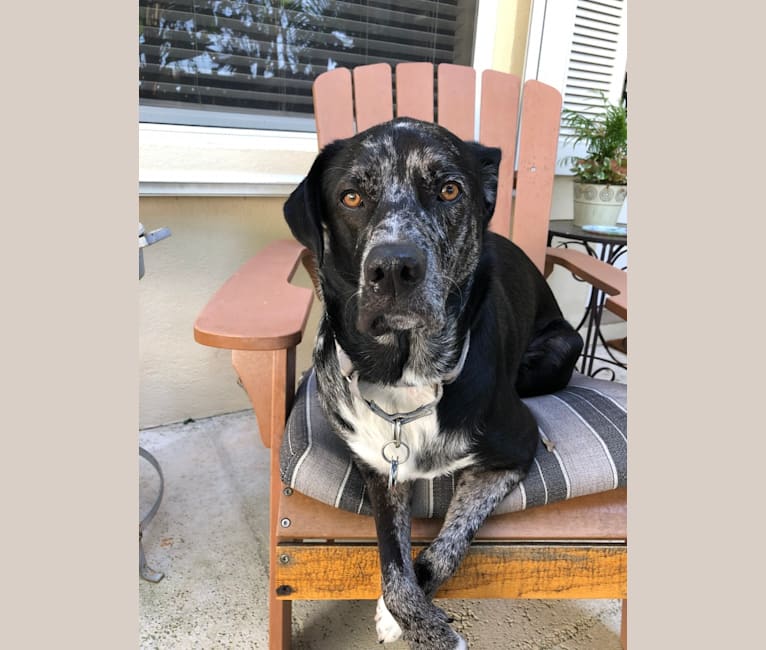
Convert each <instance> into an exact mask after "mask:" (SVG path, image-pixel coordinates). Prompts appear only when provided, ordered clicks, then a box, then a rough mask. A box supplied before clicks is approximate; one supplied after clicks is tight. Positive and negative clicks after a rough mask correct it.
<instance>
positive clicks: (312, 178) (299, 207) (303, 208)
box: [282, 143, 339, 266]
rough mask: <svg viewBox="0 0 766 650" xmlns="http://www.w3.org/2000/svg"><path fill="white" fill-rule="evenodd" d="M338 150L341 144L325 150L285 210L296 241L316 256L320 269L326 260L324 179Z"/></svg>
mask: <svg viewBox="0 0 766 650" xmlns="http://www.w3.org/2000/svg"><path fill="white" fill-rule="evenodd" d="M338 148H339V145H338V144H336V143H332V144H330V145H328V146H327V147H325V148H324V149H322V151H321V152H320V153H319V155H318V156H317V157H316V159H315V160H314V163H313V164H312V165H311V169H310V170H309V173H308V175H307V176H306V178H304V179H303V180H302V181H301V183H300V185H298V187H296V188H295V189H294V190H293V192H292V194H290V196H289V197H287V201H285V205H284V208H283V210H282V212H283V213H284V215H285V220H286V221H287V225H288V226H290V231H291V232H292V233H293V237H295V238H296V239H297V240H298V241H299V242H300V243H301V244H303V245H304V246H306V248H308V249H309V250H310V251H311V252H312V253H314V257H315V258H316V262H317V266H321V265H322V258H323V257H324V235H323V229H322V221H323V213H322V175H323V174H324V170H325V169H326V168H327V163H328V160H329V158H330V157H331V156H332V155H333V154H334V153H335V151H337V149H338Z"/></svg>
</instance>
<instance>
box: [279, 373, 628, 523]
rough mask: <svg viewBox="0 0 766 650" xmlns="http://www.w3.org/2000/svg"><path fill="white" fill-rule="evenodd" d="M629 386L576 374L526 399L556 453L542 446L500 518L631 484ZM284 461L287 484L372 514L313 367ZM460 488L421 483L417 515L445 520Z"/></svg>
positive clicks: (443, 481)
mask: <svg viewBox="0 0 766 650" xmlns="http://www.w3.org/2000/svg"><path fill="white" fill-rule="evenodd" d="M626 389H627V386H625V384H618V383H614V382H609V381H605V380H602V379H593V378H590V377H585V376H583V375H579V374H577V373H575V374H574V375H573V377H572V380H571V382H570V383H569V386H567V387H566V388H565V389H563V390H561V391H559V392H557V393H554V394H553V395H544V396H541V397H532V398H528V399H525V400H524V402H525V403H526V404H527V405H528V406H529V408H530V409H531V410H532V413H533V414H534V416H535V417H536V418H537V422H538V425H539V428H540V432H541V434H542V435H544V436H545V437H546V438H548V439H549V440H551V441H552V442H553V443H554V444H555V448H554V449H553V450H552V451H548V449H547V448H546V447H545V446H544V445H543V444H542V442H540V444H538V448H537V455H536V457H535V460H534V463H533V464H532V468H531V470H530V472H529V475H528V476H527V478H526V479H524V481H523V482H522V483H521V485H520V486H519V488H518V489H516V490H513V491H512V492H511V493H510V494H509V495H508V496H507V497H506V498H505V500H504V501H503V502H502V503H501V504H500V505H499V506H498V507H497V509H496V510H495V514H501V513H506V512H514V511H517V510H523V509H525V508H530V507H533V506H538V505H543V504H546V503H551V502H552V501H558V500H561V499H569V498H572V497H576V496H582V495H586V494H592V493H594V492H605V491H607V490H612V489H615V488H617V487H622V486H624V485H626V484H627V480H628V467H627V407H626V401H627V390H626ZM280 464H281V475H282V481H283V482H284V483H285V485H289V486H290V487H292V488H294V489H295V490H298V491H299V492H302V493H303V494H306V495H308V496H310V497H313V498H315V499H318V500H319V501H322V502H324V503H327V504H329V505H332V506H335V507H338V508H342V509H344V510H350V511H351V512H357V513H360V514H371V511H370V504H369V501H368V500H367V497H366V495H365V489H364V483H363V481H362V477H361V474H360V473H359V470H358V469H357V468H356V466H355V465H354V463H353V461H352V460H351V455H350V453H349V451H348V449H347V448H346V446H345V444H344V443H343V441H342V440H341V439H340V438H339V437H338V436H337V435H335V433H334V432H333V431H332V429H331V428H330V425H329V424H328V422H327V419H326V418H325V416H324V413H323V411H322V408H321V407H320V405H319V400H318V398H317V391H316V376H315V375H314V371H313V369H312V370H311V371H309V372H308V373H307V374H306V375H305V376H304V379H303V381H302V382H301V385H300V386H299V387H298V391H297V394H296V399H295V405H294V406H293V409H292V412H291V413H290V417H289V418H288V422H287V428H286V431H285V436H284V438H283V440H282V449H281V450H280ZM454 487H455V484H454V477H452V476H444V477H440V478H436V479H433V480H418V481H416V482H415V486H414V498H413V504H412V513H413V516H414V517H443V516H444V514H445V512H446V510H447V505H448V504H449V501H450V498H451V497H452V493H453V491H454Z"/></svg>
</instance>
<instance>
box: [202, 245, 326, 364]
mask: <svg viewBox="0 0 766 650" xmlns="http://www.w3.org/2000/svg"><path fill="white" fill-rule="evenodd" d="M308 254H309V251H308V250H307V249H306V248H304V247H303V246H302V245H301V244H299V243H298V242H295V241H292V240H280V241H276V242H274V243H272V244H270V245H269V246H267V247H266V248H264V249H263V250H262V251H260V252H259V253H258V254H257V255H256V256H255V257H253V258H252V259H251V260H249V261H248V262H246V263H245V264H243V265H242V266H241V267H240V268H239V270H238V271H237V272H236V273H235V274H234V275H233V276H231V277H230V278H229V279H228V280H227V281H226V283H225V284H224V285H223V286H222V287H221V288H220V289H219V290H218V291H217V292H216V293H215V295H214V296H213V297H212V298H211V299H210V301H209V302H208V303H207V305H206V306H205V307H204V309H203V310H202V312H201V313H200V315H199V316H198V317H197V320H196V321H195V323H194V340H195V341H197V343H201V344H202V345H208V346H211V347H215V348H226V349H228V350H281V349H286V348H291V347H293V346H296V345H297V344H298V343H300V341H301V339H302V338H303V330H304V328H305V327H306V320H307V319H308V315H309V310H310V309H311V301H312V299H313V293H312V291H311V290H310V289H305V288H302V287H296V286H294V285H292V284H290V280H291V279H292V277H293V275H294V274H295V270H296V268H297V267H298V264H299V262H300V261H301V259H302V258H303V257H304V256H305V255H308Z"/></svg>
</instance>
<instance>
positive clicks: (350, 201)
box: [340, 190, 362, 208]
mask: <svg viewBox="0 0 766 650" xmlns="http://www.w3.org/2000/svg"><path fill="white" fill-rule="evenodd" d="M340 200H341V203H343V205H345V206H346V207H347V208H358V207H359V206H360V205H362V195H361V194H359V192H354V190H349V191H347V192H343V194H342V195H341V197H340Z"/></svg>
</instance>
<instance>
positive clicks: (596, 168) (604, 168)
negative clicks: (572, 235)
mask: <svg viewBox="0 0 766 650" xmlns="http://www.w3.org/2000/svg"><path fill="white" fill-rule="evenodd" d="M602 98H603V95H602ZM603 99H604V110H603V111H599V112H598V113H583V112H578V111H572V110H569V109H565V110H564V112H563V114H562V118H563V119H562V122H563V124H564V126H566V127H569V129H571V134H570V135H568V136H567V138H566V139H567V140H568V141H570V142H573V143H574V144H580V143H582V144H584V145H585V156H583V157H581V158H580V157H577V156H570V157H568V158H566V159H565V160H564V162H565V164H566V163H569V164H570V165H571V167H570V170H571V171H572V173H574V175H575V181H574V223H575V224H576V225H578V226H584V225H598V226H614V224H615V223H617V217H618V216H619V214H620V208H621V207H622V204H623V202H624V201H625V197H626V196H627V193H628V187H627V186H628V109H627V107H626V106H624V105H614V104H610V103H608V102H607V101H606V99H605V98H603Z"/></svg>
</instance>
